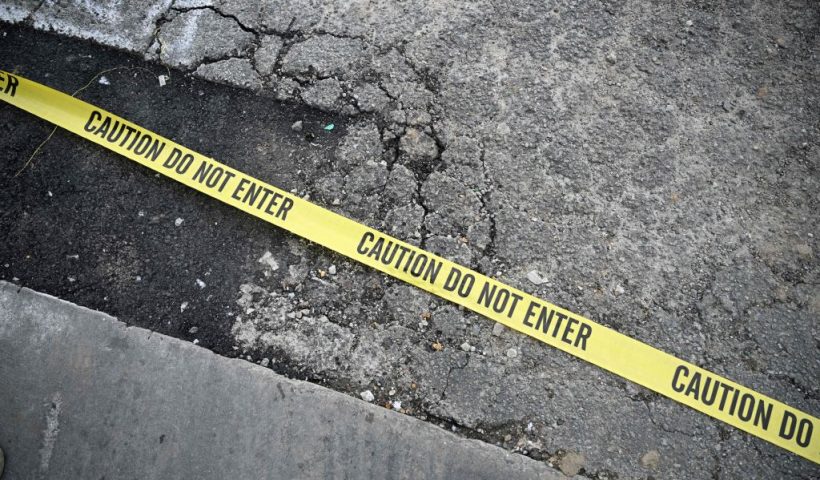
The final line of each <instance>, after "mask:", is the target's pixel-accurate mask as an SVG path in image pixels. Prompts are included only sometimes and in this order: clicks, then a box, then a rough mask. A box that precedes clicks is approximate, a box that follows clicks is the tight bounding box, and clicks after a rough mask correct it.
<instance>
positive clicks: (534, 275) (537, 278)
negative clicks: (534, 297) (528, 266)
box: [527, 270, 548, 285]
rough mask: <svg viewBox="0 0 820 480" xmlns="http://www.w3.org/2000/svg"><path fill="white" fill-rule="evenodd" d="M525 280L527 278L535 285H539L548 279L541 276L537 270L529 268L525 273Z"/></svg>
mask: <svg viewBox="0 0 820 480" xmlns="http://www.w3.org/2000/svg"><path fill="white" fill-rule="evenodd" d="M527 280H529V281H530V282H532V283H534V284H536V285H541V284H544V283H547V282H548V280H547V279H546V278H544V277H542V276H541V274H540V273H538V271H537V270H530V271H529V272H528V273H527Z"/></svg>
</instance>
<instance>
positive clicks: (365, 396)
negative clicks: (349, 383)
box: [359, 390, 376, 402]
mask: <svg viewBox="0 0 820 480" xmlns="http://www.w3.org/2000/svg"><path fill="white" fill-rule="evenodd" d="M359 396H360V397H362V400H364V401H365V402H372V401H373V400H375V399H376V397H375V396H374V395H373V392H371V391H370V390H365V391H363V392H362V393H360V394H359Z"/></svg>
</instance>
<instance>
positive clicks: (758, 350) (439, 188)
mask: <svg viewBox="0 0 820 480" xmlns="http://www.w3.org/2000/svg"><path fill="white" fill-rule="evenodd" d="M8 5H12V7H7V8H6V9H5V10H2V9H0V15H4V16H3V17H2V18H4V19H5V20H6V21H9V22H17V21H19V22H23V23H26V24H29V25H33V26H34V27H35V28H38V29H43V30H54V31H57V32H61V33H64V34H68V35H74V36H80V37H83V38H90V39H93V40H95V41H96V42H99V43H101V44H104V45H108V46H112V47H115V48H118V49H124V50H127V51H129V52H132V53H133V54H135V55H137V56H139V57H142V58H147V59H151V60H154V61H158V62H160V63H163V64H167V65H170V66H173V67H175V68H179V69H180V70H181V71H182V72H185V73H190V74H191V75H196V76H200V77H203V78H207V79H211V80H214V81H218V82H224V83H228V84H231V85H236V86H241V87H243V88H252V89H254V90H255V91H256V92H258V93H259V95H260V96H261V98H263V99H264V101H266V102H267V101H270V100H272V99H277V100H280V101H282V102H285V103H283V104H280V105H279V106H273V104H271V107H270V108H271V109H274V110H275V109H277V108H278V109H281V110H283V111H287V110H288V108H289V107H288V105H291V106H296V105H298V106H305V105H307V106H310V107H313V108H315V109H318V110H321V111H325V112H328V113H329V114H334V115H342V116H344V117H345V118H346V119H347V120H346V121H349V122H350V126H349V128H348V129H347V130H346V131H345V137H344V138H343V139H341V140H340V142H339V144H338V145H337V146H336V148H335V150H334V159H333V161H332V162H330V164H329V165H328V166H327V167H328V168H322V169H315V170H311V171H310V173H309V175H307V176H306V177H304V178H285V179H284V183H283V184H282V186H284V187H285V188H289V189H290V188H299V189H300V193H306V194H310V196H311V198H313V199H314V200H315V201H317V202H318V203H320V204H322V205H324V206H327V207H329V208H332V209H334V210H337V211H340V212H341V213H344V214H346V215H348V216H351V217H352V218H355V219H356V220H359V221H362V222H366V223H368V224H370V225H372V226H374V227H377V228H382V229H385V230H387V231H390V232H391V233H393V234H395V235H397V236H399V237H402V238H404V239H405V240H409V241H413V242H416V243H419V244H423V245H424V246H426V247H427V248H429V249H432V250H435V251H436V252H437V253H441V254H443V255H446V256H448V257H450V258H453V259H455V260H457V261H460V262H462V263H465V264H468V265H471V266H473V267H475V268H477V269H479V270H481V271H483V272H486V273H490V274H495V275H497V276H498V277H499V278H501V279H502V280H504V281H506V282H509V283H511V284H513V285H515V286H517V287H520V288H523V289H525V290H528V291H530V292H533V293H536V294H539V295H541V296H543V297H545V298H548V299H551V300H553V301H555V302H557V303H559V304H561V305H563V306H566V307H568V308H570V309H573V310H575V311H578V312H580V313H583V314H585V315H587V316H589V317H591V318H593V319H595V320H597V321H600V322H603V323H606V324H608V325H611V326H612V327H614V328H616V329H617V330H619V331H621V332H623V333H625V334H628V335H630V336H633V337H636V338H638V339H640V340H642V341H645V342H647V343H649V344H652V345H654V346H657V347H659V348H661V349H663V350H666V351H669V352H670V353H673V354H675V355H678V356H680V357H682V358H684V359H686V360H689V361H692V362H695V363H698V364H700V365H703V366H705V367H707V368H709V369H711V370H713V371H716V372H719V373H721V374H724V375H726V376H728V377H730V378H733V379H735V380H737V381H739V382H741V383H743V384H745V385H748V386H750V387H752V388H755V389H757V390H759V391H761V392H764V393H766V394H768V395H771V396H773V397H775V398H778V399H780V400H783V401H785V402H787V403H789V404H792V405H794V406H796V407H798V408H801V409H803V410H805V411H808V412H811V413H813V414H814V415H818V412H820V390H818V387H817V381H816V379H817V378H820V355H818V346H819V345H820V322H818V316H820V288H818V285H820V278H818V275H820V262H819V261H818V255H817V251H818V244H817V238H818V232H820V216H818V213H817V212H818V207H820V205H818V203H819V201H820V199H819V198H818V196H817V192H818V191H820V185H818V184H819V183H820V175H819V174H818V167H819V166H820V153H819V152H820V140H819V139H820V123H818V118H820V114H818V113H819V112H820V81H818V79H820V60H818V55H820V52H818V40H817V39H818V31H820V24H819V23H818V22H820V20H818V19H820V14H819V13H818V9H819V8H820V4H818V3H817V2H814V1H810V0H805V1H790V2H775V1H739V2H725V3H714V2H712V3H704V2H694V1H692V2H654V3H650V2H638V1H608V2H584V1H581V2H578V1H574V0H561V1H555V2H543V1H532V2H530V1H526V0H514V1H504V2H494V1H490V0H482V1H477V2H469V3H461V2H459V3H456V2H439V1H422V0H416V1H410V2H402V3H394V2H364V1H362V2H336V3H327V2H313V1H308V0H305V1H296V2H278V1H272V0H271V1H263V2H251V1H242V0H201V1H198V0H185V1H177V2H175V3H174V4H173V5H171V6H170V7H169V4H168V3H167V2H156V1H150V0H143V1H131V2H120V3H117V4H116V6H115V7H108V6H107V3H106V2H95V1H88V2H82V3H60V2H50V1H46V2H44V3H42V4H38V2H20V1H17V0H15V1H12V2H10V3H9V4H8ZM98 10H99V12H98ZM7 12H10V13H7ZM95 12H97V13H95ZM145 12H148V13H149V14H147V15H146V14H144V13H145ZM137 14H140V15H143V16H140V17H138V18H140V19H141V20H140V21H138V22H134V21H131V20H129V19H133V18H136V17H135V16H136V15H137ZM100 15H102V16H103V17H105V18H110V19H113V20H112V22H109V24H107V27H106V28H108V29H110V31H114V32H117V35H121V36H125V37H126V38H117V37H116V36H112V35H109V34H108V33H107V32H108V31H103V29H101V27H99V26H98V24H97V23H95V22H96V20H94V18H96V17H97V16H100ZM142 19H146V20H145V21H142ZM118 22H122V25H119V23H118ZM152 22H153V23H152ZM120 27H122V28H120ZM223 39H228V40H223ZM115 88H116V87H115ZM190 123H191V125H189V126H188V128H190V129H196V128H197V127H196V122H195V120H194V119H190ZM206 140H207V139H206ZM204 143H205V144H206V145H207V144H208V142H207V141H205V142H204ZM192 146H195V147H198V146H199V144H194V145H192ZM255 146H258V147H260V148H262V147H263V146H264V145H263V143H262V142H261V141H260V143H259V145H255ZM307 151H308V150H307V149H306V150H305V152H307ZM294 177H296V175H294ZM21 208H23V209H25V206H22V207H21ZM137 208H138V207H137ZM86 214H89V212H86ZM33 222H34V221H32V220H30V219H28V218H22V217H21V219H20V220H19V221H18V222H17V224H16V225H15V226H14V228H15V230H14V231H17V230H16V229H17V228H19V229H20V230H23V231H26V229H27V228H29V225H31V224H32V223H33ZM41 228H42V226H40V225H38V226H37V227H36V228H35V227H31V229H32V230H37V229H41ZM168 228H169V230H171V228H172V227H170V226H169V227H168ZM10 231H11V229H10ZM37 231H39V230H37ZM114 235H116V234H114ZM169 235H171V234H169ZM112 243H113V244H115V245H119V246H121V244H122V243H124V240H123V238H122V237H116V238H115V241H112ZM259 247H260V248H259V250H258V251H256V252H254V253H253V254H247V255H246V258H245V263H244V264H243V265H244V267H245V270H244V271H243V275H244V276H245V278H244V279H243V280H242V281H240V282H233V281H232V282H225V284H224V287H222V288H225V289H228V288H232V289H233V290H232V291H231V292H230V293H231V294H232V295H233V297H234V299H235V302H234V303H233V304H232V305H230V308H226V307H224V306H222V305H220V312H221V313H220V314H219V316H213V317H208V318H207V319H206V318H203V317H202V316H200V315H198V314H197V313H196V312H192V311H191V310H189V311H188V313H187V314H186V315H190V316H189V317H185V318H188V319H189V320H188V321H189V322H190V323H186V324H185V325H184V327H185V328H182V325H180V326H179V328H178V330H177V331H175V332H172V333H174V334H175V335H178V336H180V337H183V338H188V339H191V340H193V339H194V338H195V337H196V334H194V333H189V330H188V329H189V328H190V326H191V325H192V324H193V325H198V326H200V327H202V325H203V324H205V323H207V322H213V323H217V324H220V325H221V324H223V323H224V322H229V323H230V324H231V325H232V329H231V333H230V334H229V336H230V340H231V341H232V342H233V343H234V346H235V347H236V352H237V354H238V355H242V356H244V357H245V358H250V359H252V361H254V362H259V361H262V359H268V360H269V361H273V362H274V363H275V364H276V365H289V368H293V369H294V370H295V371H298V372H300V373H303V374H304V375H305V376H310V377H311V378H312V379H314V381H320V382H326V383H328V384H330V385H333V386H334V388H337V389H339V390H343V391H347V392H350V393H356V392H359V391H362V390H365V389H371V390H372V391H373V392H374V393H375V394H376V398H377V401H378V402H380V403H384V402H388V401H402V402H403V405H405V406H408V408H406V409H405V410H406V411H407V412H408V413H410V414H412V415H416V416H418V417H419V418H424V419H427V420H429V421H431V422H435V423H441V424H445V425H448V426H455V427H456V428H457V431H459V432H461V433H463V434H466V435H470V436H476V437H478V438H482V439H484V440H486V441H488V442H493V443H497V444H499V445H503V446H504V447H505V448H508V449H511V450H515V451H519V452H526V454H527V455H530V456H532V457H534V458H538V459H544V460H546V461H549V462H550V463H552V464H554V465H556V466H558V467H560V466H561V465H563V464H564V460H565V459H567V458H570V459H581V460H580V462H570V463H573V464H578V463H580V465H582V468H583V470H578V471H579V472H581V474H582V475H585V476H587V477H588V478H598V479H604V478H646V477H648V476H653V477H656V478H658V477H659V478H708V477H713V478H738V477H743V478H762V479H766V478H815V477H817V476H818V470H817V467H816V466H815V465H813V464H810V463H808V462H807V461H805V460H801V459H799V458H796V457H794V456H792V455H790V454H788V453H786V452H783V451H781V450H779V449H777V448H776V447H773V446H771V445H768V444H766V443H765V442H762V441H759V440H757V439H754V438H752V437H749V436H748V435H745V434H743V433H741V432H737V431H734V430H732V429H730V428H727V427H725V426H723V425H722V424H720V423H718V422H715V421H713V420H710V419H708V418H706V417H704V416H701V415H699V414H696V413H693V412H691V411H689V410H687V409H685V408H683V407H680V406H678V405H675V404H673V403H671V402H669V401H667V400H665V399H662V398H659V397H658V396H656V395H654V394H652V393H650V392H647V391H646V390H644V389H642V388H640V387H637V386H635V385H633V384H630V383H629V382H626V381H623V380H621V379H618V378H615V377H612V376H611V375H609V374H606V373H604V372H602V371H600V370H598V369H597V368H595V367H592V366H589V365H586V364H583V363H582V362H579V361H577V360H575V359H572V358H570V357H568V356H566V355H564V354H562V353H560V352H555V351H552V350H550V349H548V348H545V347H544V346H543V345H540V344H538V343H536V342H534V341H531V340H529V339H526V338H522V337H520V336H518V335H515V334H512V333H511V332H506V331H503V330H502V331H496V332H495V333H494V332H493V325H492V324H491V323H490V322H487V321H485V320H483V319H481V318H477V317H475V316H473V315H471V314H468V313H465V312H462V311H459V310H457V309H455V308H453V307H451V306H449V305H446V304H443V303H441V302H439V301H437V300H436V299H434V298H432V297H430V296H428V295H426V294H424V293H421V292H418V291H415V290H413V289H412V288H410V287H406V286H403V285H399V284H396V283H394V282H392V281H390V280H388V279H384V278H383V277H382V276H380V275H377V274H374V273H372V272H368V271H364V270H362V269H360V268H358V267H356V266H355V265H352V264H350V263H348V262H346V261H345V260H343V259H340V258H338V257H336V256H334V255H331V254H328V253H326V252H321V251H317V250H315V249H313V248H311V247H310V246H308V245H305V244H304V243H303V242H299V241H296V240H294V239H289V240H288V241H287V245H286V247H283V248H280V249H276V250H271V253H272V255H273V260H274V261H275V263H276V265H278V266H279V268H278V269H273V268H271V267H270V265H269V264H264V263H258V262H257V260H258V259H259V258H261V257H262V255H263V254H264V253H265V251H266V250H265V249H264V248H263V247H262V245H261V243H260V244H259ZM65 248H66V249H71V248H73V247H69V246H66V247H65ZM110 251H114V249H113V247H112V249H111V250H109V252H110ZM151 254H153V250H152V249H151V248H149V247H144V248H143V249H141V250H140V249H138V248H137V247H134V244H127V246H126V248H125V249H124V253H122V255H121V256H120V257H117V256H116V255H110V254H108V253H106V254H105V255H101V258H102V261H101V266H100V267H99V268H100V269H103V270H105V271H111V272H114V273H112V274H111V276H113V277H115V278H116V279H117V280H118V281H121V282H122V283H126V281H130V282H131V283H134V282H136V280H134V279H135V278H138V277H140V278H141V277H142V275H143V273H144V271H143V270H144V269H143V270H141V269H140V267H139V266H140V264H141V262H143V260H141V259H142V258H144V257H146V256H149V255H151ZM26 255H28V251H27V250H25V249H20V250H19V251H14V252H10V253H9V254H8V258H7V259H6V261H7V263H8V264H9V265H11V267H9V268H7V270H5V271H4V273H3V275H4V276H3V277H2V278H6V279H12V278H14V277H19V278H22V279H24V280H26V276H25V275H26V266H27V265H30V263H31V262H30V261H28V260H26ZM123 264H125V267H127V270H128V271H129V272H130V273H129V275H128V276H126V275H125V274H120V273H121V272H122V271H123V270H126V268H125V267H123ZM331 265H333V266H334V267H335V269H336V270H338V274H337V275H328V276H327V277H325V276H320V275H322V274H321V273H320V272H327V271H328V269H329V267H330V266H331ZM254 267H255V269H254ZM12 270H13V272H12ZM531 272H537V273H538V276H533V277H532V278H539V277H540V276H542V277H544V278H545V279H546V281H545V282H543V283H542V282H532V281H530V280H528V274H530V273H531ZM72 278H73V277H72ZM320 280H321V281H320ZM29 281H31V280H29ZM186 281H187V279H186ZM221 281H222V279H216V280H215V281H214V282H211V283H210V285H213V284H214V283H220V282H221ZM62 282H63V284H64V286H63V287H61V288H64V289H66V290H72V291H73V290H79V289H81V288H84V289H88V288H100V287H92V285H94V284H93V283H91V282H89V283H87V284H81V285H76V284H75V285H73V286H72V285H68V284H67V283H66V282H68V280H62ZM142 292H143V295H144V296H143V297H140V298H141V299H144V301H145V302H151V301H153V300H154V299H155V298H159V297H163V296H164V295H166V292H165V291H162V290H159V289H157V290H151V287H150V286H146V287H144V290H142ZM116 294H117V292H116V291H115V292H114V293H112V294H111V295H112V296H113V295H116ZM208 295H210V293H208ZM105 296H109V295H108V294H106V295H105ZM203 296H204V295H203ZM163 298H164V297H163ZM193 298H194V295H193V294H191V295H189V296H179V297H174V298H173V301H174V302H176V304H177V305H182V304H183V303H185V302H194V300H193ZM294 319H299V320H301V321H294ZM162 320H163V321H165V320H168V321H170V319H162ZM175 328H176V326H175ZM316 332H321V335H316ZM434 342H441V344H442V345H444V347H445V348H444V349H443V350H441V351H433V350H432V349H431V348H430V347H429V345H431V344H433V343H434ZM465 343H466V344H468V345H469V346H471V347H475V348H476V350H475V351H472V350H471V349H470V351H469V352H465V351H463V350H462V349H461V345H463V344H465ZM390 392H393V393H390Z"/></svg>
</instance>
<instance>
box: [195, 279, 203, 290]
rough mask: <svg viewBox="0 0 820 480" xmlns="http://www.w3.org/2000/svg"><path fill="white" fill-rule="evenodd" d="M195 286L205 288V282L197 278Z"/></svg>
mask: <svg viewBox="0 0 820 480" xmlns="http://www.w3.org/2000/svg"><path fill="white" fill-rule="evenodd" d="M196 284H197V285H198V286H199V288H205V282H203V281H202V280H200V279H198V278H197V279H196Z"/></svg>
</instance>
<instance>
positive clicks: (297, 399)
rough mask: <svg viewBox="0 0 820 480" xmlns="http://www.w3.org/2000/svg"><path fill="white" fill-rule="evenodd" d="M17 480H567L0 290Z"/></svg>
mask: <svg viewBox="0 0 820 480" xmlns="http://www.w3.org/2000/svg"><path fill="white" fill-rule="evenodd" d="M0 358H1V359H2V361H0V447H2V448H3V449H4V450H5V453H6V471H5V474H4V475H3V480H15V479H21V478H26V479H29V478H89V479H91V478H93V479H99V478H106V479H113V478H117V479H127V478H139V479H149V478H162V479H168V478H214V479H216V478H219V479H224V478H237V479H245V478H253V479H260V478H288V479H290V478H303V479H304V478H368V479H370V478H448V479H452V478H470V479H473V478H499V479H501V478H503V479H512V478H540V479H545V478H547V479H548V478H559V477H560V475H559V474H558V473H556V472H555V471H554V470H551V469H549V467H547V465H545V464H542V463H540V462H536V461H533V460H531V459H529V458H526V457H523V456H520V455H515V454H511V453H508V452H506V451H504V450H502V449H500V448H497V447H494V446H492V445H488V444H485V443H482V442H478V441H474V440H466V439H462V438H459V437H457V436H455V435H453V434H450V433H449V432H446V431H444V430H441V429H439V428H437V427H435V426H432V425H430V424H428V423H425V422H422V421H419V420H416V419H414V418H411V417H408V416H404V415H400V414H397V413H394V412H391V411H388V410H386V409H384V408H380V407H376V406H373V405H370V404H367V403H365V402H363V401H360V400H357V399H354V398H351V397H349V396H346V395H343V394H341V393H337V392H334V391H331V390H328V389H326V388H322V387H319V386H316V385H312V384H309V383H305V382H300V381H294V380H289V379H287V378H285V377H282V376H279V375H277V374H275V373H274V372H272V371H271V370H269V369H266V368H263V367H260V366H257V365H254V364H251V363H249V362H245V361H241V360H233V359H228V358H224V357H220V356H217V355H214V354H213V353H211V352H210V351H208V350H206V349H204V348H200V347H197V346H195V345H193V344H190V343H187V342H183V341H180V340H177V339H174V338H170V337H166V336H164V335H159V334H156V333H152V332H150V331H148V330H144V329H141V328H136V327H127V326H126V325H125V324H123V323H122V322H119V321H117V320H116V319H114V318H112V317H109V316H107V315H105V314H102V313H99V312H95V311H91V310H88V309H85V308H82V307H78V306H75V305H73V304H70V303H67V302H64V301H61V300H58V299H55V298H53V297H50V296H47V295H44V294H40V293H37V292H34V291H31V290H28V289H19V287H17V286H15V285H12V284H8V283H4V282H0Z"/></svg>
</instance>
